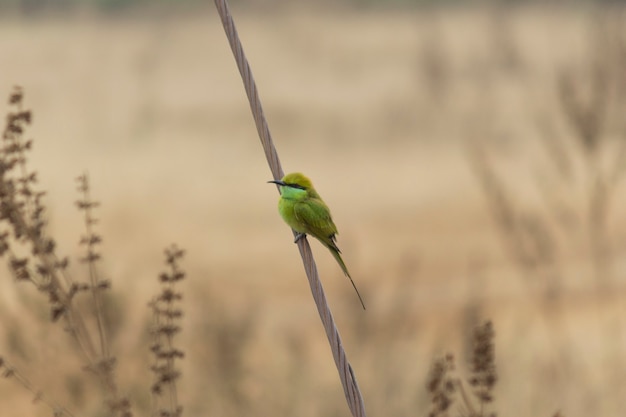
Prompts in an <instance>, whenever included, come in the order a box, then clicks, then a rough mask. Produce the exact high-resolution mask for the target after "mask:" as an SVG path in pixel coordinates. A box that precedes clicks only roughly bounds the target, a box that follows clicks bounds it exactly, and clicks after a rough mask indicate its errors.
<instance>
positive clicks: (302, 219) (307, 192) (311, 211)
mask: <svg viewBox="0 0 626 417" xmlns="http://www.w3.org/2000/svg"><path fill="white" fill-rule="evenodd" d="M268 182H271V183H274V184H278V186H279V189H280V199H279V200H278V211H279V213H280V215H281V217H282V218H283V220H285V222H286V223H287V224H288V225H289V226H290V227H291V228H292V229H293V230H295V231H296V232H297V236H296V240H295V241H294V243H296V242H298V240H300V239H301V238H302V237H303V236H305V235H307V234H308V235H311V236H313V237H315V238H316V239H317V240H319V241H320V242H322V244H323V245H324V246H326V247H327V248H328V249H329V250H330V252H331V253H332V254H333V256H334V257H335V259H336V260H337V263H339V266H341V269H342V270H343V273H344V274H346V276H347V277H348V278H349V279H350V282H351V283H352V287H354V290H355V291H356V295H357V296H358V297H359V301H360V302H361V305H362V306H363V309H364V310H365V304H364V303H363V299H362V298H361V294H360V293H359V290H358V289H357V288H356V285H354V281H353V280H352V277H351V276H350V273H349V272H348V268H347V267H346V264H345V263H344V262H343V259H341V251H340V250H339V248H338V247H337V244H336V243H335V235H336V234H337V226H335V223H333V219H332V218H331V216H330V209H329V208H328V206H327V205H326V204H325V203H324V201H323V200H322V198H321V197H320V195H319V194H318V193H317V191H315V188H313V183H312V182H311V180H310V179H308V178H307V177H306V176H304V175H303V174H301V173H299V172H293V173H291V174H287V175H285V176H284V177H283V178H282V179H281V180H280V181H268Z"/></svg>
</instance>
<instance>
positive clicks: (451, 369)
mask: <svg viewBox="0 0 626 417" xmlns="http://www.w3.org/2000/svg"><path fill="white" fill-rule="evenodd" d="M494 338H495V332H494V330H493V325H492V324H491V321H486V322H485V323H483V324H482V325H480V326H478V327H477V328H476V329H475V330H474V334H473V337H472V343H473V347H472V353H471V356H470V364H469V365H470V366H469V367H470V376H469V379H468V381H467V383H468V384H469V386H470V387H471V388H472V394H473V396H474V400H472V397H470V395H468V393H467V389H466V387H465V381H463V379H461V378H460V377H458V376H456V375H455V371H456V367H455V363H454V356H453V355H452V354H447V355H446V356H445V357H443V358H440V359H437V360H435V362H434V363H433V366H432V369H431V371H430V376H429V377H428V382H427V390H428V393H429V394H430V398H431V408H430V412H429V413H428V417H446V416H448V415H449V410H450V408H451V407H452V405H453V404H454V403H455V401H456V399H457V398H456V396H457V394H458V395H459V396H460V403H459V405H458V407H459V408H460V409H461V412H460V413H459V414H460V415H462V416H467V417H496V413H495V412H489V411H488V410H487V408H488V406H489V404H490V403H492V402H493V399H494V397H493V390H494V388H495V386H496V382H497V381H498V377H497V374H496V364H495V343H494ZM476 403H478V404H476Z"/></svg>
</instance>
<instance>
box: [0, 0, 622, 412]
mask: <svg viewBox="0 0 626 417" xmlns="http://www.w3.org/2000/svg"><path fill="white" fill-rule="evenodd" d="M232 6H233V15H234V18H235V22H236V24H237V27H238V30H239V34H240V37H241V39H242V42H243V44H244V48H245V50H246V53H247V54H248V58H249V60H250V64H251V66H252V70H253V72H254V76H255V78H256V81H257V83H258V87H259V91H260V95H261V99H262V101H263V104H264V108H265V114H266V117H267V119H268V122H269V126H270V130H271V132H272V134H273V137H274V141H275V144H276V146H277V149H278V152H279V155H280V157H281V160H282V164H283V168H284V170H285V171H286V172H291V171H302V172H304V173H306V174H307V175H308V176H310V177H311V178H312V179H313V181H314V184H315V186H316V188H317V190H318V191H319V192H320V194H321V195H322V196H323V197H324V199H325V201H326V202H327V203H328V205H329V206H330V207H331V208H332V210H333V216H334V220H335V222H336V223H337V225H338V227H339V232H340V234H339V236H338V244H339V247H340V248H341V249H342V251H343V254H344V260H345V261H346V263H347V265H348V267H349V269H350V271H351V273H352V276H353V278H354V280H355V281H356V284H357V285H358V286H359V288H360V290H361V293H362V294H363V296H364V299H365V303H366V305H367V306H368V310H367V311H362V310H361V308H360V306H359V302H358V299H357V297H356V295H355V294H354V293H353V290H352V288H351V286H350V284H349V281H348V280H346V278H345V277H344V276H343V275H342V273H341V270H340V269H339V267H338V266H337V265H336V264H335V262H334V260H333V258H332V257H331V256H330V254H329V253H328V252H327V251H326V250H325V249H324V248H323V247H322V246H321V245H319V244H318V243H317V242H312V247H313V251H314V254H315V255H316V261H317V263H318V267H319V270H320V275H321V278H322V281H323V283H324V285H325V288H326V292H327V296H328V298H329V302H330V305H331V308H332V309H333V312H334V315H335V319H336V320H337V323H338V326H339V330H340V332H341V334H342V336H343V338H344V345H345V348H346V350H347V353H348V357H349V358H350V361H351V363H352V366H353V368H354V371H355V374H356V376H357V379H358V381H359V385H360V387H361V389H362V391H363V395H364V399H365V405H366V409H367V411H368V415H372V416H376V415H386V416H390V415H393V416H425V415H427V414H428V412H429V410H430V409H431V399H430V397H429V395H430V394H429V392H428V391H427V389H426V384H427V380H428V375H429V370H430V369H431V365H432V363H433V361H434V360H435V359H436V358H437V357H441V356H442V355H444V354H445V353H447V352H451V353H453V354H454V355H455V357H456V360H457V372H458V374H459V375H460V377H461V378H465V377H466V376H467V374H468V372H469V371H468V370H469V365H468V358H469V354H470V352H471V350H472V343H471V333H472V330H473V329H474V327H475V326H477V325H478V324H480V323H482V322H483V321H484V320H491V321H492V322H493V325H494V328H495V332H496V336H495V340H494V342H495V353H496V366H497V373H498V382H497V384H496V387H495V390H494V392H493V395H494V398H495V400H494V402H493V403H491V404H488V406H489V409H490V410H491V411H494V412H497V413H499V414H500V415H510V416H516V417H517V416H520V417H522V416H545V417H548V416H554V415H556V414H557V412H560V413H561V415H562V416H567V417H577V416H580V417H582V416H589V415H594V416H615V415H619V414H621V413H622V412H623V411H622V410H623V408H624V406H625V405H626V400H625V398H626V353H625V352H626V318H625V317H626V315H625V313H626V310H625V309H626V305H625V301H624V300H625V298H624V297H625V296H626V294H625V290H626V287H625V285H626V279H625V276H626V275H625V274H626V264H625V261H624V259H625V258H624V253H625V251H626V222H625V221H624V220H625V218H624V216H623V215H622V213H623V212H624V209H625V208H626V207H625V206H626V198H625V197H626V190H625V189H624V185H625V182H624V181H623V179H624V178H623V177H624V175H623V174H624V168H625V165H624V163H625V162H626V159H625V158H626V146H625V145H626V117H624V115H625V114H626V113H625V111H626V70H625V68H626V12H625V9H624V2H618V1H571V2H570V1H565V0H561V1H551V2H546V1H542V2H539V1H538V2H528V1H521V0H518V1H460V0H459V1H452V0H450V1H427V0H423V1H417V0H416V1H409V0H395V1H394V0H388V1H382V0H381V1H376V0H345V1H332V2H331V1H322V2H315V3H314V4H312V2H305V1H289V2H286V1H281V0H264V1H262V0H259V1H243V0H242V1H232ZM0 54H1V62H2V64H1V65H0V99H1V100H2V101H3V103H5V104H2V105H1V106H0V107H1V108H2V111H3V112H4V113H6V111H7V110H8V104H6V103H7V102H6V101H5V99H4V98H1V97H8V95H9V93H10V91H11V89H12V87H13V86H14V85H20V86H22V87H23V88H24V91H25V103H26V107H28V108H30V109H32V110H33V118H34V124H33V126H32V128H30V129H29V131H28V132H27V137H32V138H34V141H35V143H34V150H33V152H32V153H31V156H30V164H31V167H32V168H34V169H36V170H37V171H38V177H39V186H40V188H41V189H43V190H45V191H47V196H46V198H45V202H46V204H47V206H48V216H49V221H50V224H49V227H50V233H51V234H52V235H53V236H55V238H56V240H57V243H58V251H59V252H60V253H61V254H66V255H68V256H70V257H71V258H72V259H73V260H75V259H77V257H78V256H79V254H80V249H79V247H78V240H79V238H80V235H81V233H83V232H82V230H83V223H82V219H81V215H80V214H79V213H78V211H77V210H76V208H75V204H74V202H75V201H76V200H77V198H78V194H77V192H76V183H75V178H76V177H77V176H78V175H81V174H83V173H84V172H88V174H89V177H90V180H91V185H92V194H93V196H94V198H96V199H98V200H99V201H100V202H101V207H100V208H99V209H98V211H97V212H96V214H97V216H98V217H99V219H100V222H99V223H98V225H97V229H98V231H99V232H100V234H101V235H102V236H103V239H104V245H103V248H102V255H103V260H102V262H101V263H100V267H101V269H102V272H103V274H104V276H105V277H107V278H109V279H111V281H112V283H113V290H112V292H111V295H110V300H109V302H110V304H109V306H110V307H109V310H110V311H109V316H110V322H111V328H112V330H111V347H112V351H113V352H114V353H115V354H116V356H117V361H118V379H119V384H120V389H121V390H122V391H123V392H125V393H127V394H128V396H129V398H130V399H131V401H132V403H133V411H134V413H135V415H148V414H149V407H150V384H151V378H152V376H151V375H150V371H149V369H148V367H149V356H148V355H149V351H148V348H149V343H150V339H149V331H148V330H149V325H150V320H151V314H150V311H149V310H148V308H147V303H148V302H149V300H150V299H151V298H152V297H153V296H154V294H156V293H157V292H158V281H157V274H158V273H159V272H160V271H162V270H163V269H164V268H165V267H164V265H163V249H164V248H165V247H166V246H168V245H169V244H170V243H172V242H175V243H177V244H178V245H179V246H180V247H182V248H184V249H185V250H186V251H187V253H186V257H185V259H184V260H183V262H182V264H181V265H182V267H183V269H184V270H185V271H186V272H187V274H188V278H187V279H186V280H185V281H184V283H183V284H182V286H181V288H180V289H181V290H182V291H183V292H184V294H185V299H184V303H183V305H184V311H185V317H184V319H183V324H182V325H183V332H182V334H181V335H180V338H179V347H180V348H182V349H183V350H184V351H185V353H186V357H185V359H184V360H183V361H182V362H181V370H182V377H181V379H180V381H179V383H178V388H179V396H180V402H181V404H182V405H183V406H184V407H185V415H187V416H199V415H210V416H217V415H219V416H235V415H237V416H241V415H253V414H254V415H259V416H269V415H289V414H297V415H300V416H303V417H306V416H319V415H326V416H347V415H349V411H348V408H347V406H346V404H345V401H344V398H343V393H342V388H341V385H340V382H339V379H338V378H337V371H336V370H335V368H334V365H333V362H332V356H331V352H330V350H329V348H328V345H327V341H326V338H325V334H324V331H323V328H322V326H321V324H320V322H319V317H318V313H317V311H316V309H315V306H314V303H313V301H312V298H311V295H310V290H309V288H308V283H307V281H306V278H305V275H304V272H303V268H302V265H301V260H300V257H299V255H298V251H297V249H296V246H295V245H294V244H293V242H292V241H293V238H292V235H291V232H290V231H289V229H288V228H287V227H286V226H285V225H284V223H283V222H282V220H281V219H280V218H279V216H278V213H277V210H276V204H277V198H278V195H277V192H276V189H275V187H274V186H272V185H268V184H266V181H267V180H270V179H271V175H270V172H269V169H268V167H267V163H266V162H265V158H264V155H263V152H262V148H261V146H260V144H259V141H258V138H257V133H256V130H255V127H254V123H253V120H252V117H251V114H250V110H249V107H248V103H247V100H246V98H245V93H244V90H243V86H242V84H241V80H240V78H239V74H238V72H237V70H236V66H235V63H234V60H233V57H232V54H231V52H230V49H229V47H228V43H227V40H226V37H225V35H224V32H223V29H222V26H221V23H220V20H219V18H218V16H217V14H216V11H215V8H214V5H213V3H212V2H205V1H199V0H188V1H183V0H180V1H165V0H162V1H146V0H134V1H133V0H21V1H20V0H2V1H0ZM71 268H72V270H73V271H74V272H75V273H76V274H77V275H80V274H81V273H82V272H83V270H82V269H81V268H82V266H81V265H80V264H79V263H78V262H75V261H74V262H73V263H72V264H71ZM2 271H3V272H2V273H1V276H2V277H3V279H2V281H1V282H0V286H1V291H0V298H1V302H0V320H2V321H1V322H2V329H3V330H2V333H1V334H0V355H1V356H3V357H5V358H7V359H10V360H11V361H12V363H13V364H14V365H16V366H17V367H18V368H19V369H20V371H21V372H23V373H24V374H25V375H27V376H28V377H29V378H30V380H31V382H32V383H33V384H35V385H36V386H37V387H39V388H41V389H42V390H43V391H44V392H45V393H46V395H47V396H49V397H52V398H54V399H55V400H57V401H58V402H59V403H62V404H64V405H66V406H67V408H69V409H70V410H72V411H74V412H76V414H77V415H102V414H101V412H99V411H98V410H101V408H102V405H101V402H100V401H99V400H94V396H95V394H94V392H95V391H96V388H97V387H94V385H95V382H94V381H93V379H90V377H89V375H88V374H87V373H85V372H84V371H82V370H81V362H80V358H79V357H77V356H78V355H76V354H72V353H71V352H75V350H74V347H73V346H72V344H71V343H70V342H68V338H67V335H66V334H64V332H63V330H62V325H61V324H50V319H49V311H48V306H47V302H46V300H45V297H44V296H42V295H41V294H38V293H37V292H36V291H35V289H34V288H33V287H32V286H31V285H28V284H24V283H16V282H15V280H14V279H13V278H12V276H11V275H10V274H9V272H8V271H7V270H5V269H3V270H2ZM0 404H1V405H0V409H3V410H12V411H13V415H34V416H48V415H50V414H51V412H50V410H49V409H47V408H45V407H44V406H43V405H41V404H33V402H32V395H31V394H30V393H28V392H26V391H25V390H24V389H23V388H21V387H20V386H19V385H17V384H15V383H14V382H13V381H11V380H0ZM450 415H467V413H466V414H463V409H462V407H459V406H458V405H457V406H453V407H452V408H451V411H450Z"/></svg>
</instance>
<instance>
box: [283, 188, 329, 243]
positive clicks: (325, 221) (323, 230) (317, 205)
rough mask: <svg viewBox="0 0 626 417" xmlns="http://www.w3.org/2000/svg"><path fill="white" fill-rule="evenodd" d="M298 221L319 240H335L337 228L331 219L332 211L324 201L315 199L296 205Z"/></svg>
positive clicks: (295, 211) (295, 212) (295, 213)
mask: <svg viewBox="0 0 626 417" xmlns="http://www.w3.org/2000/svg"><path fill="white" fill-rule="evenodd" d="M293 211H294V215H295V216H296V219H297V220H298V221H300V222H301V223H303V224H306V226H307V228H308V229H309V233H310V234H312V235H313V236H315V237H316V238H318V239H331V240H332V239H333V237H334V235H335V234H336V233H337V227H336V226H335V223H333V220H332V218H331V217H330V210H329V209H328V206H326V204H324V202H323V201H322V200H318V199H315V198H312V199H308V200H306V201H302V202H298V203H296V204H295V205H294V210H293Z"/></svg>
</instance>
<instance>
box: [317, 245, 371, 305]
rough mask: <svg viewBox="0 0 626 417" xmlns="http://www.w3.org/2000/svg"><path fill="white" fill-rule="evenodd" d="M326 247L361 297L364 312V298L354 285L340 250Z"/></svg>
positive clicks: (333, 246) (335, 247) (334, 247)
mask: <svg viewBox="0 0 626 417" xmlns="http://www.w3.org/2000/svg"><path fill="white" fill-rule="evenodd" d="M326 246H327V247H328V249H329V250H330V252H331V253H332V254H333V256H334V257H335V259H336V260H337V263H338V264H339V266H340V267H341V269H342V270H343V273H344V274H345V275H346V276H347V277H348V279H349V280H350V283H351V284H352V288H354V291H356V295H357V296H358V297H359V301H360V302H361V305H362V306H363V310H365V303H364V302H363V298H361V294H360V293H359V290H358V289H357V287H356V285H355V284H354V281H353V280H352V277H351V276H350V273H349V272H348V268H347V267H346V264H345V263H344V261H343V259H342V258H341V253H340V252H339V248H337V246H336V245H332V246H330V245H326Z"/></svg>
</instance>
